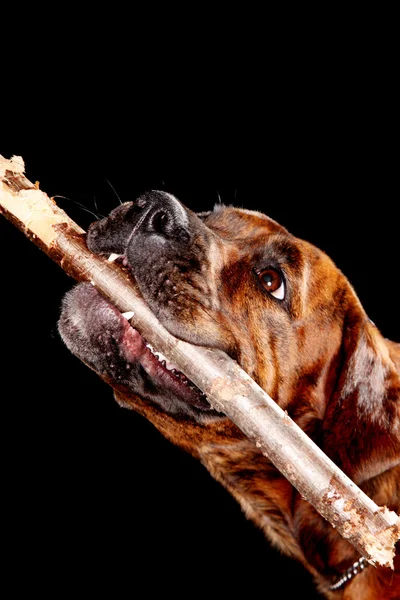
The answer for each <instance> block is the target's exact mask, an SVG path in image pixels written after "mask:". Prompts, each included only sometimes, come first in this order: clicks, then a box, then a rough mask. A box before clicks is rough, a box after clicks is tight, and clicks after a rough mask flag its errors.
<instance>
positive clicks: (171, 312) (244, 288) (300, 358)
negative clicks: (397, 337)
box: [88, 192, 352, 407]
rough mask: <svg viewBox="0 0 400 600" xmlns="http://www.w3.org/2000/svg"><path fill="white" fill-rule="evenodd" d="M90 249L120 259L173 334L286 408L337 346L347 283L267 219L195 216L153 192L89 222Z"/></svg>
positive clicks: (225, 211) (227, 211)
mask: <svg viewBox="0 0 400 600" xmlns="http://www.w3.org/2000/svg"><path fill="white" fill-rule="evenodd" d="M88 245H89V248H90V249H91V250H93V251H94V252H96V253H103V254H105V255H109V254H110V253H116V254H120V255H122V256H123V260H124V263H125V264H126V265H127V266H129V268H130V269H131V271H132V273H133V275H134V277H135V279H136V281H137V282H138V284H139V287H140V290H141V292H142V294H143V297H144V298H145V300H146V301H147V302H148V304H149V305H150V307H151V308H152V310H153V312H154V313H155V314H156V315H157V316H158V318H159V319H160V320H161V322H162V323H163V324H164V325H165V326H166V328H167V329H168V330H169V331H170V332H171V333H172V334H174V335H175V336H177V337H178V338H180V339H183V340H185V341H188V342H191V343H194V344H199V345H203V346H210V347H216V348H220V349H222V350H224V351H225V352H227V353H228V354H229V355H230V356H232V357H233V358H235V359H236V360H237V361H238V362H239V363H240V364H241V365H242V366H243V368H244V369H245V370H246V371H247V372H248V373H249V374H250V375H251V376H252V377H253V378H254V379H255V380H256V381H257V382H258V383H259V384H260V385H261V386H262V387H263V388H264V389H265V390H266V391H267V392H268V393H269V394H270V395H272V397H273V398H274V399H275V400H276V401H277V402H279V403H280V404H281V405H282V406H283V407H286V406H287V404H288V403H289V402H290V400H291V395H292V390H293V389H294V387H296V386H294V378H299V376H300V375H304V376H308V377H312V376H313V375H312V373H313V371H314V370H315V369H319V370H320V369H321V366H322V363H323V364H326V362H327V361H330V360H331V359H332V358H333V357H334V354H335V350H337V347H338V344H339V343H340V337H341V329H342V325H343V315H344V314H345V312H346V308H347V301H346V294H351V293H352V292H351V288H350V286H348V285H345V278H344V277H343V275H342V274H341V272H340V271H339V270H338V269H337V268H336V267H335V266H334V264H333V263H332V261H331V260H330V259H329V258H328V257H327V256H326V255H325V254H324V253H323V252H321V251H320V250H318V249H317V248H315V247H314V246H312V245H311V244H309V243H306V242H303V241H301V240H299V239H297V238H294V236H292V235H291V234H289V232H288V231H287V230H286V229H285V228H284V227H282V226H280V225H279V224H278V223H276V222H275V221H273V220H272V219H270V218H268V217H267V216H265V215H263V214H261V213H258V212H251V211H247V210H241V209H236V208H230V207H222V206H217V207H216V208H215V210H214V211H212V212H210V213H204V214H200V215H196V214H194V213H193V212H191V211H190V210H188V209H187V208H185V207H183V206H182V205H181V204H180V203H179V202H178V201H177V200H176V199H175V198H174V197H173V196H170V195H169V194H166V193H161V192H152V193H149V194H147V195H145V196H142V197H141V198H140V199H139V200H138V201H136V202H135V203H127V204H125V205H123V206H121V207H118V208H117V209H115V210H114V211H113V212H112V213H111V215H110V216H109V217H108V218H107V219H105V220H103V221H100V222H97V223H95V224H94V225H92V226H91V228H90V230H89V235H88ZM339 296H340V302H338V297H339ZM340 312H341V313H342V315H338V313H340ZM321 330H323V331H324V335H323V336H321V335H320V332H321ZM289 355H290V360H288V356H289ZM293 362H295V364H296V369H295V372H291V369H290V368H289V365H291V364H293Z"/></svg>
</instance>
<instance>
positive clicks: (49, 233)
mask: <svg viewBox="0 0 400 600" xmlns="http://www.w3.org/2000/svg"><path fill="white" fill-rule="evenodd" d="M23 173H24V164H23V160H22V159H21V158H20V157H13V158H12V159H11V160H6V159H5V158H3V157H1V156H0V212H1V213H3V214H4V215H5V217H6V218H8V219H9V220H10V221H11V222H12V223H14V225H16V226H17V227H18V228H19V229H21V230H22V231H23V232H24V233H25V234H26V235H27V236H28V237H29V238H30V239H31V240H32V241H33V242H34V243H35V244H37V245H38V246H39V247H40V248H41V249H42V250H44V252H46V253H47V254H48V255H49V256H50V257H51V258H52V259H53V260H55V261H56V262H57V263H58V264H59V265H60V266H61V267H62V268H63V269H64V270H65V271H66V272H67V273H68V274H69V275H70V276H71V277H73V278H74V279H76V280H78V281H90V282H91V283H92V284H93V285H94V286H95V287H96V289H98V291H99V292H100V293H101V294H102V295H103V296H104V297H106V298H107V299H108V300H109V301H110V302H112V304H114V305H115V306H116V307H117V308H118V309H119V310H120V311H121V312H128V311H133V313H134V316H133V317H132V319H131V323H132V326H134V327H135V328H136V329H138V331H139V332H140V333H141V334H142V335H143V336H144V337H145V338H146V340H147V341H148V342H149V343H151V345H152V346H154V347H155V348H157V349H158V350H160V351H161V352H162V353H163V354H164V355H165V356H166V357H168V359H169V360H171V362H174V363H175V364H176V365H177V366H178V368H179V369H180V370H181V371H182V372H183V373H184V374H185V375H186V376H187V377H188V378H189V379H190V380H191V381H193V383H195V384H196V385H197V386H198V387H199V388H200V389H201V390H202V391H203V392H204V393H205V394H206V395H207V398H208V399H209V401H210V403H211V404H212V406H213V407H214V408H215V409H216V410H218V411H221V412H223V413H225V414H226V415H227V416H228V417H229V418H230V419H232V421H233V422H234V423H236V425H237V426H238V427H239V428H240V429H241V430H242V431H243V432H244V433H245V435H246V436H247V437H248V438H250V439H251V440H252V441H254V443H255V444H256V446H257V447H258V448H259V449H260V450H261V451H262V452H263V453H264V454H265V456H267V457H268V459H269V460H271V461H272V463H273V464H274V465H275V466H276V467H277V468H278V469H279V470H280V471H281V472H282V473H283V475H284V476H285V477H286V478H287V479H288V480H289V481H290V483H291V484H292V485H293V486H294V487H295V488H296V489H297V490H298V491H299V492H300V494H301V495H302V496H303V497H304V498H305V499H306V500H307V501H308V502H310V503H311V504H312V505H313V506H314V507H315V508H316V510H317V511H318V512H319V513H320V514H321V515H322V516H323V517H324V518H325V519H327V520H328V521H329V522H330V523H331V525H332V526H333V527H335V528H336V529H337V530H338V531H339V532H340V533H341V535H342V536H343V537H344V538H346V539H348V541H349V542H350V543H351V544H353V546H354V547H355V548H356V549H357V550H358V551H359V552H360V553H361V554H362V555H363V556H365V558H367V560H368V561H369V562H370V563H371V564H375V565H376V564H378V565H383V566H387V567H391V568H392V569H393V558H394V553H395V549H394V546H395V543H396V541H397V540H398V539H400V517H399V516H398V515H397V514H396V513H394V512H393V511H389V510H388V509H387V507H378V506H377V505H376V504H375V503H374V502H373V501H372V500H371V499H370V498H368V496H366V495H365V494H364V493H363V492H362V491H361V490H360V489H359V488H358V487H357V486H356V485H355V484H354V483H353V482H352V481H351V480H350V479H349V478H348V477H347V476H346V475H345V474H344V473H343V472H342V471H341V470H340V469H339V468H338V467H337V466H336V465H335V464H334V463H333V462H332V461H331V460H330V459H329V458H328V457H327V456H326V455H325V454H324V453H323V452H322V450H321V449H320V448H319V447H318V446H317V445H316V444H314V442H312V440H311V439H310V438H309V437H308V436H307V435H306V434H305V433H304V432H303V431H302V430H301V429H300V428H299V427H298V426H297V425H296V424H295V423H294V421H292V420H291V419H290V418H289V416H288V415H287V414H286V413H285V412H284V411H283V410H282V409H281V408H280V407H279V406H278V405H277V404H276V403H275V402H274V401H273V400H272V399H271V398H270V397H269V396H268V394H266V393H265V392H264V391H263V390H262V389H261V388H260V387H259V386H258V385H257V384H256V383H255V382H254V381H253V380H252V379H251V378H250V377H249V376H248V375H247V374H246V373H245V372H244V371H243V370H242V369H241V368H240V367H239V365H238V364H237V363H236V362H235V361H233V360H232V359H230V358H229V357H228V356H227V355H226V354H224V353H223V352H220V351H217V350H211V349H208V348H203V347H199V346H192V345H191V344H188V343H186V342H183V341H181V340H178V339H176V338H175V337H173V336H172V335H171V334H170V333H168V331H167V330H166V329H165V328H164V327H163V326H162V325H161V323H160V322H159V321H158V320H157V318H156V317H155V315H154V314H153V313H152V312H151V311H150V309H149V308H148V306H147V305H146V304H145V302H144V301H143V299H142V298H141V297H140V294H139V292H138V289H137V287H136V286H135V283H134V281H133V280H132V278H131V277H130V276H129V275H128V274H127V273H126V272H124V271H123V270H122V269H121V268H120V267H119V266H118V265H116V264H113V263H110V262H108V261H107V260H105V259H103V258H101V257H99V256H96V255H93V254H92V253H91V252H89V250H88V249H87V247H86V243H85V232H84V231H83V230H82V229H81V228H80V227H79V226H78V225H77V224H76V223H74V221H72V220H71V219H70V218H69V217H68V215H67V214H66V213H65V212H64V211H63V210H61V209H60V208H58V207H57V206H56V204H55V203H54V201H53V200H51V199H50V198H49V197H48V196H47V195H46V194H45V193H44V192H42V191H41V190H39V187H38V185H36V184H35V185H34V184H32V183H31V182H30V181H29V180H28V179H26V177H25V176H24V174H23Z"/></svg>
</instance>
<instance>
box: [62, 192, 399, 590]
mask: <svg viewBox="0 0 400 600" xmlns="http://www.w3.org/2000/svg"><path fill="white" fill-rule="evenodd" d="M87 242H88V246H89V248H90V249H91V250H92V251H93V252H95V253H98V254H104V255H106V256H108V255H109V254H110V253H116V254H118V255H120V259H119V260H121V261H122V262H123V264H124V265H125V266H126V267H127V268H129V269H130V270H131V272H132V273H133V275H134V277H135V279H136V281H137V283H138V285H139V287H140V290H141V292H142V294H143V297H144V298H145V300H146V301H147V303H148V304H149V306H150V307H151V309H152V310H153V311H154V313H155V314H156V315H157V316H158V318H159V319H160V321H161V322H162V323H163V324H164V326H165V327H166V328H167V329H168V330H169V331H170V332H171V333H172V334H173V335H175V336H177V337H178V338H180V339H182V340H186V341H188V342H191V343H192V344H200V345H203V346H210V347H214V348H220V349H222V350H224V351H225V352H227V353H228V354H229V355H230V356H231V357H233V358H234V359H236V360H237V361H238V363H239V364H240V365H241V366H242V367H243V368H244V369H245V370H246V371H247V373H249V375H250V376H251V377H252V378H253V379H255V381H257V383H258V384H259V385H260V386H261V387H262V388H263V389H264V390H266V392H268V394H270V395H271V396H272V398H274V400H275V401H276V402H277V403H278V404H279V405H280V406H281V407H282V408H283V409H285V410H287V411H288V413H289V415H290V416H291V417H292V419H294V420H295V421H296V423H297V424H298V425H299V426H300V427H301V428H302V429H303V430H304V431H305V432H306V433H307V434H308V435H309V436H310V437H311V438H312V439H313V440H314V441H315V442H316V443H317V444H318V445H319V446H320V447H321V448H322V449H323V451H324V452H325V453H326V454H327V455H328V456H329V457H330V458H331V459H332V460H333V461H334V462H335V463H336V464H337V465H338V466H339V467H340V468H341V469H343V471H344V472H345V473H347V475H348V476H349V477H351V478H352V479H353V481H355V483H356V484H357V485H358V486H360V487H361V489H363V490H364V492H365V493H366V494H368V496H370V497H371V498H372V499H373V500H374V501H375V502H376V503H377V504H378V505H386V506H388V507H389V508H390V509H391V510H394V511H396V512H397V513H399V512H400V466H399V463H400V344H397V343H394V342H391V341H388V340H385V339H384V338H383V337H382V335H381V334H380V333H379V331H378V329H377V328H376V327H375V325H374V324H373V323H372V322H371V321H370V320H369V319H368V317H367V315H366V314H365V312H364V310H363V308H362V306H361V304H360V302H359V300H358V298H357V296H356V294H355V292H354V290H353V288H352V287H351V285H350V284H349V282H348V281H347V279H346V278H345V276H344V275H343V274H342V273H341V271H339V269H338V268H337V267H336V266H335V265H334V264H333V262H332V261H331V260H330V259H329V258H328V257H327V256H326V255H325V254H324V253H323V252H321V251H320V250H318V249H317V248H316V247H314V246H312V245H311V244H309V243H307V242H305V241H302V240H299V239H297V238H296V237H294V236H293V235H291V234H290V233H288V231H287V230H286V229H285V228H284V227H282V226H281V225H279V224H278V223H276V222H275V221H273V220H272V219H270V218H268V217H266V216H264V215H263V214H261V213H258V212H253V211H248V210H243V209H236V208H232V207H224V206H217V207H216V208H215V209H214V211H212V212H207V213H200V214H197V215H196V214H194V213H193V212H191V211H190V210H188V209H187V208H185V207H184V206H183V205H182V204H181V203H180V202H179V201H178V200H177V199H176V198H174V197H173V196H171V195H170V194H167V193H164V192H150V193H147V194H145V195H143V196H141V197H140V198H139V199H138V200H137V201H136V202H128V203H125V204H123V205H121V206H120V207H118V208H116V209H115V210H114V211H112V212H111V214H110V215H109V216H108V217H107V218H105V219H103V220H101V221H99V222H96V223H94V224H93V225H92V226H91V227H90V229H89V232H88V237H87ZM59 330H60V333H61V336H62V338H63V340H64V341H65V343H66V344H67V346H68V347H69V348H70V350H71V351H72V352H73V353H74V354H76V355H77V356H78V357H79V358H80V359H81V360H82V361H84V362H85V363H86V364H87V365H88V366H89V367H91V368H92V369H94V370H95V371H96V372H97V373H98V374H99V375H100V376H101V377H102V378H103V379H104V380H105V381H107V382H108V383H109V384H110V385H111V386H112V387H113V388H114V391H115V397H116V399H117V401H118V402H119V403H120V404H122V405H123V406H125V407H129V408H132V409H134V410H136V411H138V412H139V413H141V414H142V415H144V416H145V417H146V418H147V419H149V420H150V421H151V422H152V423H153V424H154V425H155V426H156V427H157V428H158V429H159V430H160V431H161V432H162V433H163V434H164V435H165V436H166V437H167V438H168V439H170V440H171V441H172V442H174V443H175V444H178V445H179V446H181V447H182V448H184V449H185V450H187V451H188V452H190V453H191V454H192V455H193V456H195V457H196V458H198V459H199V460H200V461H201V462H202V463H203V464H204V465H205V466H206V467H207V469H208V470H209V471H210V473H211V474H212V475H213V477H215V478H216V479H217V480H218V481H220V482H221V483H222V484H223V485H224V486H225V487H226V488H227V489H228V490H229V491H230V492H231V493H232V494H233V496H234V497H235V498H236V499H237V500H238V501H239V503H240V504H241V506H242V508H243V510H244V512H245V514H246V515H247V517H249V518H250V519H252V520H253V521H254V522H255V523H256V524H257V525H258V526H259V527H260V528H261V529H262V530H263V531H264V532H265V534H266V536H267V538H269V539H270V540H271V541H272V543H273V544H274V545H276V546H277V547H278V548H280V549H281V550H282V551H283V552H284V553H286V554H288V555H290V556H292V557H294V558H295V559H297V560H299V561H301V562H302V563H303V565H304V566H305V567H306V568H307V569H308V570H309V571H310V572H311V573H312V575H313V577H314V579H315V582H316V585H317V587H318V589H319V590H320V591H321V592H322V593H323V594H325V596H326V597H327V598H331V599H337V598H343V599H346V600H350V599H351V600H355V599H357V600H361V599H362V600H372V599H378V598H379V599H381V600H382V599H385V600H389V599H395V598H397V599H399V597H400V550H399V549H397V555H396V559H395V565H396V570H395V573H393V571H392V570H391V569H388V568H374V567H372V566H368V565H367V563H365V562H362V561H361V562H359V559H360V557H359V555H358V554H357V551H356V550H355V549H354V548H353V547H352V546H351V545H350V544H349V543H348V542H347V541H346V540H345V539H343V538H342V537H341V536H340V535H339V534H338V533H337V532H336V531H335V529H333V528H332V527H331V526H330V525H329V524H328V523H327V522H326V521H325V520H324V519H323V518H322V517H321V516H320V515H319V514H318V513H317V512H316V511H315V510H314V509H313V508H312V507H311V506H310V504H308V503H307V502H306V501H305V500H303V499H302V498H301V496H300V495H299V494H298V493H297V491H296V490H295V489H294V488H293V487H292V486H291V485H290V484H289V483H288V481H287V480H286V479H285V478H284V477H283V476H282V475H281V474H280V473H279V472H278V471H277V470H276V469H275V467H274V466H273V465H272V464H271V463H270V462H269V461H268V460H267V458H265V457H264V456H263V455H262V454H261V453H260V452H259V450H258V449H257V448H256V447H255V445H254V444H253V443H252V442H250V441H249V440H248V439H246V437H245V436H244V435H243V434H242V433H241V431H239V430H238V428H237V427H236V426H235V425H234V424H233V423H232V422H231V421H230V420H229V419H228V418H227V417H226V416H224V415H223V414H220V413H217V412H216V411H214V410H213V409H212V408H211V407H210V405H209V403H208V402H207V398H206V397H205V396H204V395H203V394H202V393H201V392H200V391H199V390H198V388H196V387H195V386H194V385H193V384H192V383H191V382H190V381H188V380H187V379H186V377H185V376H184V375H183V374H182V373H180V372H179V371H178V370H177V369H176V368H175V367H174V365H172V364H170V363H168V361H167V362H166V361H165V360H164V358H163V357H162V356H161V357H160V356H157V354H156V351H155V350H153V349H152V348H150V347H149V346H148V345H147V344H146V341H145V340H144V339H143V338H142V337H141V336H140V334H139V333H138V332H137V331H136V330H134V329H133V328H132V327H131V326H130V325H129V323H128V321H127V320H126V319H124V317H123V316H122V315H121V314H120V313H119V311H118V310H116V309H115V308H114V307H113V306H112V305H110V304H109V303H108V302H107V301H105V300H104V299H103V298H102V297H101V296H100V295H99V294H98V293H97V292H96V290H95V289H94V288H93V287H92V286H91V285H90V284H81V285H78V286H76V287H75V288H74V289H73V290H72V291H71V292H70V293H68V294H67V296H66V297H65V299H64V302H63V310H62V314H61V318H60V321H59ZM354 565H355V566H354ZM363 567H366V568H363ZM350 568H351V571H348V573H347V570H348V569H350ZM346 573H347V575H346Z"/></svg>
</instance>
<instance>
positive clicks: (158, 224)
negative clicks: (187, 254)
mask: <svg viewBox="0 0 400 600" xmlns="http://www.w3.org/2000/svg"><path fill="white" fill-rule="evenodd" d="M143 235H145V236H152V235H153V236H154V235H155V236H158V237H162V238H164V239H166V240H175V241H177V242H179V243H182V244H187V242H188V241H189V240H190V234H189V216H188V212H187V210H186V208H185V207H184V206H183V205H182V204H181V203H180V202H179V200H177V199H176V198H175V197H174V196H172V195H171V194H168V193H167V192H159V191H151V192H146V193H145V194H143V195H142V196H140V197H139V198H138V199H137V200H136V201H135V202H126V203H125V204H122V205H121V206H118V207H117V208H116V209H114V210H113V211H112V212H111V213H110V214H109V216H108V217H106V218H105V219H102V220H101V221H97V222H95V223H93V224H92V225H91V226H90V227H89V231H88V234H87V245H88V248H89V249H90V250H91V251H92V252H95V253H98V254H102V253H104V254H107V253H112V252H115V253H117V254H123V253H124V252H125V249H126V248H127V246H128V245H129V243H130V242H131V241H132V238H134V237H135V236H143Z"/></svg>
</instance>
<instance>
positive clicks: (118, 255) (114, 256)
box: [107, 253, 122, 262]
mask: <svg viewBox="0 0 400 600" xmlns="http://www.w3.org/2000/svg"><path fill="white" fill-rule="evenodd" d="M120 256H122V254H114V253H112V254H110V256H109V257H108V258H107V260H108V262H114V261H116V260H117V258H119V257H120Z"/></svg>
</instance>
